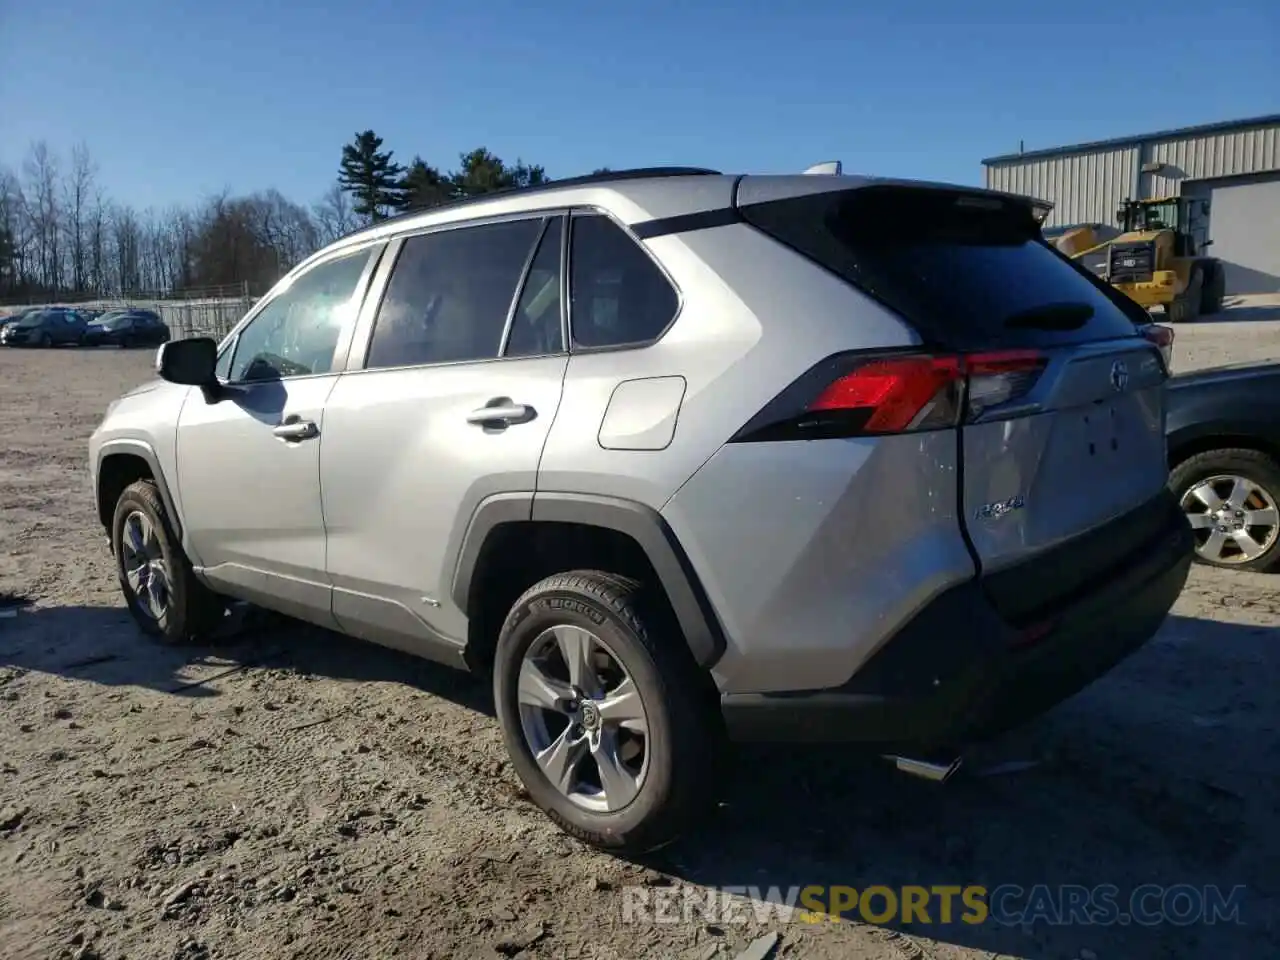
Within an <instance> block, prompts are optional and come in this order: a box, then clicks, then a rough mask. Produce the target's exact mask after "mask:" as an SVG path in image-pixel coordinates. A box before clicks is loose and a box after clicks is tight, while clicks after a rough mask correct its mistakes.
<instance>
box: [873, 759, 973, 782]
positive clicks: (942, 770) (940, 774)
mask: <svg viewBox="0 0 1280 960" xmlns="http://www.w3.org/2000/svg"><path fill="white" fill-rule="evenodd" d="M885 759H886V760H888V761H890V762H892V763H893V765H894V766H895V767H897V768H898V769H899V770H901V771H902V772H903V773H908V774H910V775H911V776H913V777H919V778H920V779H922V780H932V781H933V782H934V783H946V782H947V781H948V780H950V779H951V777H952V776H953V775H954V774H955V772H956V771H957V770H959V769H960V765H961V763H963V759H962V758H961V757H956V758H955V759H954V760H952V761H951V762H950V763H934V762H933V761H932V760H919V759H916V758H915V757H899V756H894V755H886V756H885Z"/></svg>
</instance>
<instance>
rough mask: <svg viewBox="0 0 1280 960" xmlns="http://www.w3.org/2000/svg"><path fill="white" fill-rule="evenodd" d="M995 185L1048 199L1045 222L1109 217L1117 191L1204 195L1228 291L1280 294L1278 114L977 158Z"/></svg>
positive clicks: (1112, 219)
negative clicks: (1050, 212)
mask: <svg viewBox="0 0 1280 960" xmlns="http://www.w3.org/2000/svg"><path fill="white" fill-rule="evenodd" d="M982 165H983V167H984V171H985V182H986V185H987V186H988V187H991V188H992V189H995V190H1006V191H1009V192H1012V193H1021V194H1029V195H1030V196H1034V197H1039V198H1041V199H1044V200H1049V201H1051V202H1052V203H1053V204H1054V210H1053V213H1052V214H1050V216H1049V220H1048V221H1047V223H1046V226H1068V225H1072V224H1080V223H1101V224H1107V225H1110V226H1115V225H1117V220H1116V211H1117V209H1118V208H1119V206H1120V202H1121V201H1122V200H1124V199H1125V198H1127V197H1136V198H1141V199H1150V198H1155V197H1167V196H1179V195H1181V196H1198V197H1207V198H1208V199H1209V238H1210V239H1211V240H1212V241H1213V246H1212V247H1210V249H1209V254H1210V255H1211V256H1214V257H1217V258H1218V259H1219V260H1221V261H1223V263H1224V264H1226V283H1227V292H1228V293H1280V115H1275V116H1268V117H1254V118H1253V119H1249V120H1233V121H1229V122H1226V123H1213V124H1208V125H1206V126H1200V127H1184V128H1183V129H1180V130H1163V131H1160V132H1159V133H1149V134H1146V135H1144V136H1136V137H1123V138H1120V139H1117V140H1101V141H1098V142H1096V143H1081V144H1077V145H1076V146H1069V147H1055V148H1054V149H1052V150H1034V151H1026V152H1023V153H1013V154H1007V155H1005V156H1002V157H991V158H989V159H987V160H983V161H982Z"/></svg>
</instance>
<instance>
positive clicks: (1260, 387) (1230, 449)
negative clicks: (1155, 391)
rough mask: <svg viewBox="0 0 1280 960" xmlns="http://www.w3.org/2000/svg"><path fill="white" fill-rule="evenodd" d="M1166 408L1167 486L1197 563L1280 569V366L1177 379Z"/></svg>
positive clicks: (1252, 366) (1219, 369) (1242, 366)
mask: <svg viewBox="0 0 1280 960" xmlns="http://www.w3.org/2000/svg"><path fill="white" fill-rule="evenodd" d="M1166 404H1167V417H1168V422H1167V433H1168V437H1169V464H1170V467H1171V471H1170V476H1169V485H1170V487H1171V488H1172V490H1173V492H1174V494H1175V495H1176V496H1177V498H1178V502H1179V503H1180V504H1181V505H1182V509H1183V511H1184V512H1185V513H1186V515H1187V518H1188V520H1190V522H1191V527H1192V530H1193V533H1194V535H1195V538H1196V557H1197V559H1199V560H1200V561H1201V562H1203V563H1209V564H1213V565H1215V566H1220V567H1235V568H1238V569H1242V570H1274V569H1276V568H1277V567H1280V512H1278V511H1280V363H1254V364H1247V363H1245V364H1234V365H1230V366H1225V367H1215V368H1210V369H1206V370H1197V371H1194V372H1192V373H1183V374H1179V375H1178V376H1175V377H1173V378H1172V379H1170V381H1169V388H1168V393H1167V400H1166Z"/></svg>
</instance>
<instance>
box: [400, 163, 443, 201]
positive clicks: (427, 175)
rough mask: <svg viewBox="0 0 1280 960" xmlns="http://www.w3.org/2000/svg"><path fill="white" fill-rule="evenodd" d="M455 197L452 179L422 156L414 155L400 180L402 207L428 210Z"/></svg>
mask: <svg viewBox="0 0 1280 960" xmlns="http://www.w3.org/2000/svg"><path fill="white" fill-rule="evenodd" d="M453 198H454V189H453V184H452V182H451V181H450V179H449V178H448V177H446V176H445V175H444V174H442V173H441V172H440V171H439V170H437V169H436V168H435V167H433V166H431V165H430V164H428V163H426V162H425V161H424V160H423V159H422V158H421V157H414V158H413V163H411V164H409V167H408V169H407V170H406V171H405V174H404V177H403V179H401V181H400V204H399V205H400V209H402V210H426V209H428V208H430V207H438V206H440V204H442V203H448V202H449V201H450V200H452V199H453Z"/></svg>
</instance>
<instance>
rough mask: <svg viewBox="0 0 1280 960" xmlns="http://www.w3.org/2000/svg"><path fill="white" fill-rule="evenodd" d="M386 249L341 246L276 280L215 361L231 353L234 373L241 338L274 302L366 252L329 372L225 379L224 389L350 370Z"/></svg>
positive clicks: (376, 244)
mask: <svg viewBox="0 0 1280 960" xmlns="http://www.w3.org/2000/svg"><path fill="white" fill-rule="evenodd" d="M386 246H387V244H386V242H385V241H383V240H375V241H372V242H370V243H367V244H356V245H352V246H347V247H341V248H339V249H336V250H334V251H332V253H326V254H322V255H321V256H318V257H313V258H311V259H309V260H308V261H306V262H305V263H304V264H302V265H300V266H299V267H296V268H294V269H293V270H290V271H289V272H288V273H286V274H285V275H284V276H283V277H281V278H280V279H279V280H278V281H276V283H275V285H274V286H272V288H271V289H270V290H268V291H267V292H266V293H265V294H264V295H263V296H262V297H260V298H259V299H258V302H257V303H255V304H254V305H253V306H252V307H250V308H249V311H248V313H246V314H245V315H244V316H243V317H241V318H240V321H239V322H238V323H237V324H236V325H235V326H234V327H232V328H231V332H230V333H228V334H227V335H226V337H224V338H223V340H222V343H220V344H219V345H218V350H217V354H216V360H215V365H216V364H217V363H219V362H221V360H222V355H223V353H224V352H227V351H229V352H230V354H231V361H230V363H228V365H227V372H228V374H230V372H231V369H232V368H233V367H234V366H235V363H236V360H235V353H236V351H237V350H238V349H239V348H240V335H241V334H242V333H244V331H245V330H246V329H248V327H249V325H250V324H251V323H253V322H254V321H255V320H257V318H258V317H259V316H260V315H261V314H262V311H264V310H265V309H266V308H267V307H269V306H270V305H271V304H272V303H274V302H275V301H276V300H277V299H278V298H279V297H280V296H282V295H283V294H285V293H287V292H288V291H289V290H290V289H292V287H293V286H294V284H296V283H297V282H298V280H299V279H301V278H302V277H305V276H306V275H307V274H309V273H311V272H312V271H313V270H315V269H317V268H318V267H322V266H324V265H326V264H329V263H333V262H334V261H335V260H342V259H345V258H347V257H352V256H355V255H356V254H359V253H363V254H364V255H365V258H366V259H365V263H364V267H363V268H362V269H361V271H360V277H359V279H357V280H356V286H355V289H354V290H352V291H351V303H352V304H353V305H354V309H353V310H352V311H351V314H352V315H351V316H349V317H347V319H346V320H345V321H344V322H343V324H342V328H341V329H340V330H339V331H338V341H337V343H336V344H335V345H334V348H333V360H332V361H331V362H330V364H329V369H328V370H326V371H325V372H324V373H299V374H291V375H289V376H285V377H278V378H276V379H272V380H231V379H226V380H223V379H222V378H221V377H219V378H218V382H219V383H221V384H222V385H224V386H234V387H238V388H241V389H248V388H250V387H255V386H258V385H260V384H263V383H284V382H288V381H293V380H310V379H313V378H316V377H332V376H336V375H337V374H339V373H342V372H343V369H344V368H345V367H346V362H347V356H348V355H349V353H350V350H351V337H352V334H353V333H354V331H355V327H356V319H357V318H358V317H359V316H360V314H361V312H362V310H363V306H364V300H365V298H367V297H368V294H369V289H370V280H371V279H372V277H373V273H374V270H375V269H376V268H377V266H378V263H379V261H380V260H381V259H382V255H383V254H384V253H385V248H386Z"/></svg>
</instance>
